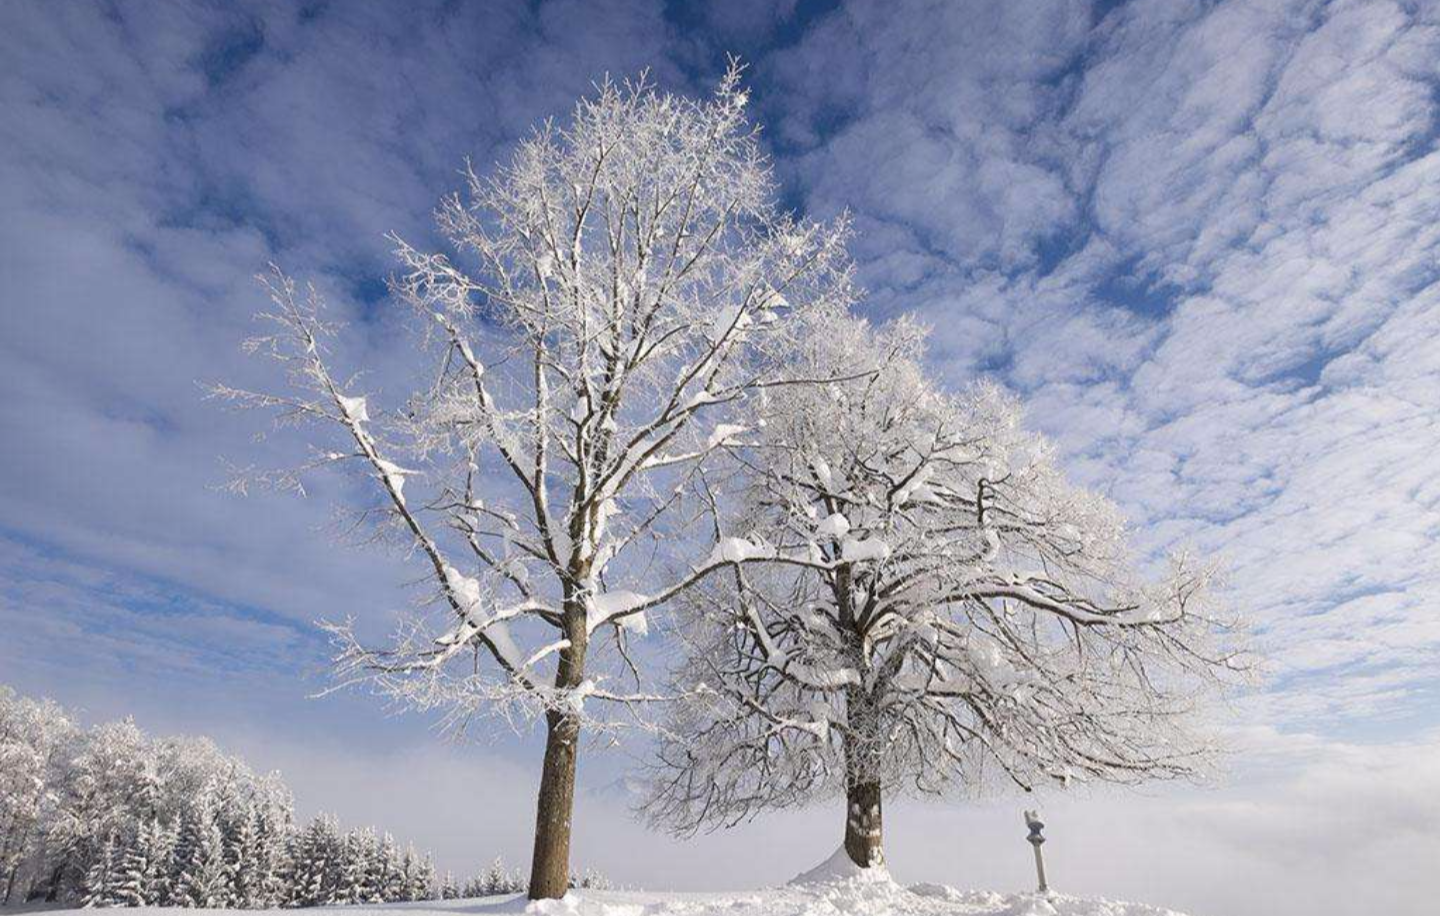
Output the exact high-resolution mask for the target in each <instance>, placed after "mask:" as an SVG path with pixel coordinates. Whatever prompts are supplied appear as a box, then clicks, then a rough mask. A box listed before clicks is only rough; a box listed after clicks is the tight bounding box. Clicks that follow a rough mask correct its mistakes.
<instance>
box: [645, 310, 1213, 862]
mask: <svg viewBox="0 0 1440 916" xmlns="http://www.w3.org/2000/svg"><path fill="white" fill-rule="evenodd" d="M922 337H923V335H922V333H921V332H920V330H919V329H917V328H915V327H913V326H910V325H906V324H901V325H899V326H897V327H894V328H891V329H889V330H888V331H885V332H883V333H882V332H881V331H878V330H876V329H872V328H870V327H868V326H867V325H865V324H864V323H863V322H860V321H856V320H849V321H845V322H839V321H837V322H834V323H833V324H832V325H831V326H830V327H828V328H826V329H825V332H824V333H823V334H821V335H817V336H815V337H814V338H812V339H811V340H809V341H808V342H807V343H806V345H805V347H803V348H802V349H801V350H800V351H799V352H798V353H797V356H796V358H797V359H800V360H801V361H802V362H803V363H804V364H805V368H804V370H803V371H804V372H806V373H809V374H817V373H818V374H831V375H835V374H840V372H839V371H837V370H839V369H841V368H843V367H848V366H856V365H875V366H879V367H880V368H879V371H878V372H876V373H874V374H873V375H869V376H866V377H863V378H857V379H854V380H851V381H846V382H842V383H836V384H832V385H827V386H824V387H794V388H787V389H784V390H781V391H776V392H774V393H772V396H771V397H770V398H769V399H768V401H767V405H766V407H765V410H764V412H763V416H764V420H765V422H764V425H763V427H761V428H759V429H757V431H756V432H755V433H754V434H753V435H752V436H751V437H749V440H750V441H749V444H748V446H747V448H746V449H744V451H743V456H742V460H743V462H744V464H745V467H746V469H747V475H746V476H747V478H748V481H749V482H748V490H747V496H746V498H745V499H744V500H743V503H742V504H741V505H739V506H733V507H729V509H728V511H727V508H726V507H725V506H719V507H718V509H717V513H718V515H719V516H720V517H721V518H722V519H726V518H732V517H733V519H734V521H731V522H730V523H729V524H730V526H731V527H733V528H735V529H736V530H734V531H730V532H725V533H728V534H730V535H731V536H732V537H733V536H736V535H739V536H740V537H741V543H743V544H746V545H750V547H749V549H752V550H754V551H756V552H759V553H761V554H764V555H768V556H771V557H773V558H775V560H776V561H777V562H771V563H767V564H764V565H763V566H759V567H756V566H745V567H739V566H737V567H734V568H733V569H732V570H731V571H730V572H729V573H727V574H726V575H725V576H723V577H713V578H712V579H711V580H710V581H708V582H707V583H705V585H704V587H703V588H700V589H695V590H692V591H691V593H690V594H689V595H687V597H686V599H685V600H686V605H687V611H688V612H689V616H690V624H689V626H688V629H687V633H688V637H689V639H690V641H691V651H690V653H689V654H688V655H687V657H685V658H684V660H683V663H682V665H681V667H680V669H679V671H678V674H677V678H678V686H679V687H680V688H681V689H680V690H679V691H677V693H678V694H679V695H680V696H681V697H682V700H681V702H680V703H679V704H677V707H676V708H675V711H674V720H673V721H672V722H671V727H670V729H669V732H668V734H669V736H670V737H669V738H668V739H667V740H664V741H663V742H662V744H661V748H660V755H659V760H660V763H659V765H658V767H657V770H656V773H655V777H656V778H655V780H654V782H653V797H652V798H651V800H650V803H649V807H650V812H651V814H652V816H653V817H654V818H655V819H656V820H657V821H660V822H664V823H667V824H669V825H671V826H673V827H675V828H678V829H680V830H681V831H686V830H693V829H695V828H697V827H699V826H701V825H703V824H713V823H721V824H729V823H734V822H737V821H740V820H743V819H745V818H747V817H750V816H752V815H754V814H756V813H757V812H759V811H761V810H764V809H766V808H775V807H786V806H791V805H797V804H804V803H808V802H811V801H813V800H815V799H817V798H823V797H839V798H843V799H844V801H845V806H846V816H845V841H844V847H845V850H846V852H847V853H848V855H849V857H850V858H851V859H852V860H853V861H854V862H855V863H856V864H858V865H860V866H862V867H868V866H871V865H877V864H880V863H882V862H883V846H882V811H881V805H882V795H883V794H884V793H885V792H889V791H897V790H898V791H918V792H921V793H939V792H943V791H946V790H948V789H953V788H957V787H975V786H977V785H978V784H979V783H980V782H981V781H982V777H984V776H985V775H986V774H987V773H989V772H998V773H1001V774H1004V776H1005V777H1008V779H1009V780H1012V781H1013V782H1014V783H1015V784H1016V785H1018V786H1020V787H1021V788H1023V789H1026V790H1029V789H1030V788H1031V787H1032V786H1034V785H1036V784H1037V783H1038V782H1055V783H1065V782H1068V781H1069V780H1070V779H1072V778H1076V779H1090V780H1100V781H1113V782H1123V783H1131V782H1137V781H1140V780H1146V779H1155V778H1175V777H1186V776H1190V775H1192V774H1194V773H1196V772H1197V770H1198V768H1199V767H1200V766H1201V764H1202V763H1203V762H1204V760H1205V758H1206V756H1207V751H1208V750H1209V748H1208V746H1207V744H1206V742H1205V740H1204V739H1203V738H1202V737H1200V736H1199V734H1198V733H1196V732H1194V731H1192V730H1191V729H1189V728H1188V727H1187V726H1188V724H1189V723H1190V715H1189V714H1190V713H1191V712H1192V711H1193V710H1194V708H1195V707H1196V705H1197V704H1196V701H1197V700H1198V699H1199V698H1200V696H1201V695H1202V694H1203V693H1205V690H1204V689H1203V688H1205V687H1207V686H1211V685H1215V684H1217V683H1221V682H1223V681H1224V680H1225V679H1226V678H1227V676H1228V675H1230V674H1231V673H1233V672H1234V671H1235V670H1236V668H1237V661H1236V656H1235V654H1234V652H1233V651H1232V649H1230V648H1227V645H1228V639H1227V638H1226V634H1227V633H1228V632H1229V631H1230V626H1229V624H1228V623H1227V622H1226V621H1224V620H1221V619H1219V618H1218V617H1217V615H1216V612H1215V608H1214V604H1213V601H1212V599H1211V597H1210V580H1211V577H1212V573H1211V571H1210V570H1209V568H1207V567H1204V566H1200V565H1197V564H1195V563H1193V562H1192V561H1189V560H1187V559H1185V558H1183V557H1182V558H1176V559H1175V560H1174V561H1173V563H1172V565H1171V568H1170V571H1169V573H1168V574H1166V575H1164V576H1162V577H1160V578H1159V579H1158V580H1156V581H1153V582H1147V581H1145V580H1144V579H1142V578H1141V577H1140V576H1139V575H1138V573H1137V572H1136V569H1137V564H1136V562H1135V561H1134V559H1133V558H1132V557H1131V555H1130V554H1129V552H1128V551H1127V548H1126V537H1125V531H1124V527H1123V525H1122V523H1121V520H1120V516H1119V513H1118V511H1117V510H1116V508H1115V507H1114V506H1113V505H1112V504H1111V503H1110V502H1109V501H1108V500H1106V499H1104V498H1103V497H1101V496H1099V495H1097V494H1095V493H1091V492H1087V491H1085V490H1084V489H1081V488H1079V487H1076V486H1073V485H1071V484H1069V483H1067V482H1066V480H1065V479H1064V476H1063V475H1062V473H1061V472H1060V470H1059V469H1058V468H1057V466H1056V463H1055V461H1054V459H1053V457H1052V455H1051V448H1050V446H1049V445H1048V444H1047V443H1046V442H1045V440H1044V439H1043V438H1041V437H1040V436H1038V435H1035V434H1033V433H1030V432H1028V431H1026V430H1025V429H1024V428H1023V427H1022V425H1021V417H1020V410H1019V407H1018V405H1017V403H1016V402H1015V401H1014V399H1012V398H1010V397H1008V396H1006V395H1004V394H1002V393H1001V392H1000V391H999V390H997V389H996V388H994V387H989V386H983V385H982V386H978V387H976V388H974V389H973V390H971V391H969V392H967V393H965V394H964V395H961V396H952V395H947V394H945V393H943V392H941V391H940V390H938V389H937V387H936V386H935V385H934V384H933V383H932V382H931V381H930V380H929V379H928V378H927V377H926V374H925V372H924V369H923V366H922V363H921V359H920V357H921V353H920V348H921V341H922ZM742 529H743V530H742Z"/></svg>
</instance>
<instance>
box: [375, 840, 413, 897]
mask: <svg viewBox="0 0 1440 916" xmlns="http://www.w3.org/2000/svg"><path fill="white" fill-rule="evenodd" d="M376 861H377V862H378V863H379V871H378V873H377V875H376V878H375V888H376V893H377V894H378V895H379V897H380V899H381V900H383V901H385V902H386V903H392V902H395V901H400V900H404V899H405V892H406V887H405V863H404V854H403V853H402V852H401V850H400V846H399V844H398V843H396V842H395V837H393V836H391V835H390V833H389V832H386V833H382V834H381V835H380V851H379V854H378V855H377V856H376Z"/></svg>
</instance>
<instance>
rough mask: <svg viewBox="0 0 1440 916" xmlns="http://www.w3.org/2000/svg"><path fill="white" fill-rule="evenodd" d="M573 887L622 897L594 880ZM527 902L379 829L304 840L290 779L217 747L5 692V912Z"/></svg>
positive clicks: (1, 806)
mask: <svg viewBox="0 0 1440 916" xmlns="http://www.w3.org/2000/svg"><path fill="white" fill-rule="evenodd" d="M571 883H572V885H573V886H577V887H605V886H608V882H607V881H606V880H605V879H604V878H603V877H601V876H599V875H597V874H594V873H593V872H587V873H586V874H584V875H576V876H572V878H571ZM524 888H525V877H524V875H523V874H521V873H519V872H512V871H508V870H507V869H506V868H505V866H504V864H503V863H502V862H501V861H500V860H499V859H496V860H495V862H494V864H493V865H491V866H490V868H489V869H487V870H485V871H484V872H482V873H481V874H478V875H476V876H474V877H472V878H469V879H468V880H464V881H457V880H456V879H455V878H454V877H453V876H452V875H449V874H446V875H444V876H443V877H442V876H438V875H437V874H436V871H435V867H434V864H433V862H432V860H431V857H430V855H429V854H428V853H423V854H422V853H419V852H417V851H416V849H415V847H414V846H413V845H408V844H407V845H405V846H403V847H402V846H401V845H400V844H399V843H397V842H396V841H395V839H394V838H393V837H392V836H391V835H390V834H389V833H385V832H380V831H377V830H376V829H375V828H373V827H365V828H360V829H355V830H348V831H347V830H343V829H342V828H341V827H340V825H339V823H338V822H337V821H336V819H335V818H334V817H332V816H330V815H325V814H321V815H319V816H317V817H315V818H314V819H312V820H311V821H310V822H309V823H308V824H304V825H301V824H298V823H297V822H296V820H295V811H294V798H293V796H292V794H291V792H290V789H289V788H288V787H287V786H286V785H285V783H284V781H283V780H281V778H280V776H279V774H278V773H268V774H264V775H257V774H256V773H255V772H254V771H253V770H251V769H250V767H249V766H248V765H246V763H245V762H244V761H243V760H241V759H240V758H238V757H235V756H232V755H228V754H225V753H224V752H222V751H221V750H220V749H219V748H218V747H216V745H215V743H214V742H213V741H211V740H210V739H208V738H191V737H180V738H151V737H150V736H148V735H146V734H145V733H144V732H143V731H142V730H141V729H140V728H138V727H137V726H136V725H135V723H134V722H133V721H131V720H130V719H124V720H121V721H119V722H106V723H102V724H99V725H95V726H93V727H91V728H88V729H87V728H82V727H81V726H80V725H78V724H77V723H76V721H75V718H74V717H73V716H72V715H71V714H70V713H69V712H67V711H66V710H65V709H64V708H63V707H61V706H60V705H59V704H57V703H55V702H53V701H50V700H43V699H42V700H34V699H30V698H27V697H22V696H19V695H17V694H16V693H15V691H14V690H12V689H11V688H9V687H6V686H4V685H0V905H5V904H10V903H19V902H23V901H32V900H42V899H43V900H46V901H50V902H54V903H61V904H74V905H81V906H87V907H108V906H179V907H209V908H217V909H230V908H233V909H260V908H272V907H306V906H325V905H331V904H351V903H393V902H399V901H408V900H437V899H454V898H460V897H479V896H489V895H493V894H513V893H518V892H520V891H522V890H524Z"/></svg>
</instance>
